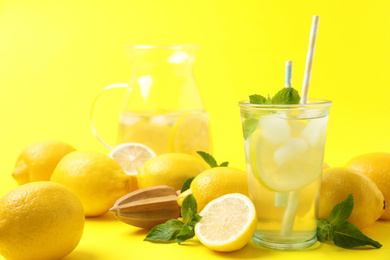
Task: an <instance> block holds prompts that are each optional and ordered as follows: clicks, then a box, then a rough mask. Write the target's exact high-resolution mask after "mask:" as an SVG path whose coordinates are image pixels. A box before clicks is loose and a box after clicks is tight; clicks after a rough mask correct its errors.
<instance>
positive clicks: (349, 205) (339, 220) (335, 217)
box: [328, 193, 354, 226]
mask: <svg viewBox="0 0 390 260" xmlns="http://www.w3.org/2000/svg"><path fill="white" fill-rule="evenodd" d="M353 206H354V199H353V194H352V193H351V194H349V195H348V196H347V198H346V199H345V200H343V201H342V202H340V203H338V204H336V205H335V206H334V207H333V209H332V210H331V212H330V214H329V217H328V222H329V223H330V224H331V225H332V226H336V225H339V224H343V223H344V222H345V221H346V220H347V219H348V218H349V216H350V215H351V213H352V210H353Z"/></svg>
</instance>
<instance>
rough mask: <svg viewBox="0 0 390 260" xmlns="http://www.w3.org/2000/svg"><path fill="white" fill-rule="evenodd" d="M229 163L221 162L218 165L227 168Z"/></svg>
mask: <svg viewBox="0 0 390 260" xmlns="http://www.w3.org/2000/svg"><path fill="white" fill-rule="evenodd" d="M228 165H229V162H223V163H221V164H220V165H219V167H228Z"/></svg>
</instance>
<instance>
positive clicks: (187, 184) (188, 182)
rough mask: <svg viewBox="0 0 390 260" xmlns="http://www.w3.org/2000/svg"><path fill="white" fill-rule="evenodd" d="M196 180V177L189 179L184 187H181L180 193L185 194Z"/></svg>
mask: <svg viewBox="0 0 390 260" xmlns="http://www.w3.org/2000/svg"><path fill="white" fill-rule="evenodd" d="M194 179H195V177H191V178H188V179H187V180H185V181H184V183H183V186H181V190H180V193H183V192H185V191H186V190H188V189H189V188H190V186H191V183H192V181H193V180H194Z"/></svg>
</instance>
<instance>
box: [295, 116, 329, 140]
mask: <svg viewBox="0 0 390 260" xmlns="http://www.w3.org/2000/svg"><path fill="white" fill-rule="evenodd" d="M327 122H328V116H326V117H322V118H316V119H311V120H310V122H309V123H307V125H306V127H305V129H303V131H302V133H301V137H302V138H305V139H306V141H307V142H308V143H309V144H310V145H311V146H315V145H316V144H317V143H318V141H319V140H320V138H321V137H322V138H325V134H326V126H327Z"/></svg>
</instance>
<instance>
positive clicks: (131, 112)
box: [90, 44, 212, 155]
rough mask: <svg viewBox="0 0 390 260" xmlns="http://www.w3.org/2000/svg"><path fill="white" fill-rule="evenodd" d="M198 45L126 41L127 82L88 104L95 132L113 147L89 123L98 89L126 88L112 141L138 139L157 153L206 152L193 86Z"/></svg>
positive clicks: (205, 130) (206, 129)
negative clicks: (129, 72)
mask: <svg viewBox="0 0 390 260" xmlns="http://www.w3.org/2000/svg"><path fill="white" fill-rule="evenodd" d="M199 48H200V47H199V46H198V45H192V44H187V45H167V46H152V45H148V46H145V45H128V46H126V52H127V56H128V58H129V60H130V62H131V65H132V72H131V77H130V81H129V84H126V83H116V84H112V85H109V86H107V87H105V88H104V89H103V90H102V91H101V92H100V93H99V94H98V95H97V97H96V98H95V101H94V102H93V105H92V108H91V117H90V126H91V130H92V133H93V134H94V135H95V137H96V138H97V139H98V140H99V141H100V142H101V143H102V144H103V145H105V146H107V147H108V148H110V149H111V148H112V146H111V145H109V144H107V143H106V142H105V141H104V140H103V139H102V138H101V137H100V136H99V135H98V131H97V129H96V128H95V126H94V120H93V116H92V115H93V114H94V110H95V104H96V102H97V101H98V100H99V99H100V97H101V96H102V94H105V93H107V92H109V90H112V89H115V88H125V89H126V91H125V96H124V98H123V101H122V108H121V112H120V114H119V120H118V133H117V144H121V143H141V144H144V145H146V146H148V147H149V148H151V149H152V150H153V151H154V152H155V153H156V154H163V153H169V152H180V153H187V154H192V155H196V151H205V152H208V153H211V149H212V144H211V132H210V125H209V117H208V114H207V112H206V111H205V109H204V106H203V103H202V99H201V96H200V94H199V92H198V89H197V86H196V83H195V80H194V77H193V74H192V66H193V63H194V61H195V52H196V51H197V50H198V49H199Z"/></svg>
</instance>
